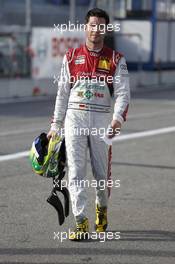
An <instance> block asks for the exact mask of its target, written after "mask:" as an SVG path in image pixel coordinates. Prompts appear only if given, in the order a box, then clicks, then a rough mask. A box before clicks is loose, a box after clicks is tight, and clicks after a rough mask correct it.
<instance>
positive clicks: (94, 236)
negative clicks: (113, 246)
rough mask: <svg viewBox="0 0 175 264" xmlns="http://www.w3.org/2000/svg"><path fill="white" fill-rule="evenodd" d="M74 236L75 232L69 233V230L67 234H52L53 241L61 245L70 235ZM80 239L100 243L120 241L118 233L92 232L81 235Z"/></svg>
mask: <svg viewBox="0 0 175 264" xmlns="http://www.w3.org/2000/svg"><path fill="white" fill-rule="evenodd" d="M73 234H75V232H73V231H71V230H70V229H69V230H68V232H54V236H53V239H54V240H56V239H57V240H58V241H60V242H61V243H63V242H64V241H66V240H67V239H69V237H70V236H71V235H73ZM80 236H81V238H82V239H85V238H86V239H88V240H95V241H99V242H101V243H104V242H105V241H109V240H119V239H120V232H110V231H108V232H100V233H97V232H92V233H88V232H86V233H82V234H81V235H80Z"/></svg>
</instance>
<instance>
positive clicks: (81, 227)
mask: <svg viewBox="0 0 175 264" xmlns="http://www.w3.org/2000/svg"><path fill="white" fill-rule="evenodd" d="M88 238H89V222H88V219H87V218H83V220H82V221H81V222H77V223H76V229H75V230H74V231H73V232H71V233H70V234H69V240H72V241H81V240H87V239H88Z"/></svg>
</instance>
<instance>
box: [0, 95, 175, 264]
mask: <svg viewBox="0 0 175 264" xmlns="http://www.w3.org/2000/svg"><path fill="white" fill-rule="evenodd" d="M53 108H54V100H49V101H48V100H44V101H39V102H33V103H32V102H24V103H9V104H1V105H0V128H1V129H0V158H1V157H2V156H4V155H8V154H13V153H18V152H22V151H26V150H29V148H30V146H31V142H32V141H33V139H34V138H35V137H36V135H38V134H39V133H40V132H41V131H43V130H44V131H48V129H49V122H50V116H51V115H52V113H53ZM174 124H175V91H173V90H167V91H156V92H149V93H147V92H142V93H137V94H134V95H133V96H132V103H131V106H130V111H129V116H128V121H127V123H125V125H124V126H123V130H122V133H123V134H131V133H135V132H142V131H149V130H154V129H160V128H167V127H172V126H174ZM174 142H175V132H171V133H169V132H167V133H165V134H157V135H154V136H149V137H142V138H135V139H130V140H126V141H121V142H116V143H115V144H114V145H113V159H112V175H113V179H114V180H116V179H120V184H121V185H120V187H119V188H116V187H115V188H113V189H112V195H111V198H110V202H109V210H108V212H109V228H108V232H109V231H110V232H113V233H112V236H110V239H107V238H105V242H102V241H104V237H103V238H102V237H101V238H97V239H92V238H91V239H89V240H88V241H86V242H71V241H69V240H68V239H65V240H64V241H63V242H61V240H60V239H58V237H57V236H55V235H54V232H55V234H57V235H58V234H59V235H61V232H68V230H69V228H72V227H74V221H73V217H72V214H71V215H70V216H69V217H68V218H67V219H66V222H65V224H64V225H63V226H61V227H60V226H59V225H58V220H57V215H56V211H55V210H54V209H53V208H52V207H51V206H50V205H49V204H47V202H46V199H47V197H48V195H49V193H50V191H51V187H52V181H51V180H50V179H45V178H42V177H39V176H38V177H37V176H35V175H34V174H33V173H32V170H31V168H30V164H29V161H28V158H27V157H22V158H19V159H16V160H6V161H1V162H0V263H1V264H2V263H4V264H7V263H8V264H10V263H50V264H52V263H62V264H64V263H67V264H68V263H77V264H79V263H97V264H102V263H116V264H147V263H149V264H174V263H175V145H174ZM91 174H92V173H91V169H90V163H89V162H88V170H87V179H92V176H91ZM87 192H88V198H89V202H88V215H89V219H90V224H91V232H93V231H94V230H93V226H94V218H95V205H94V199H95V191H94V188H92V187H91V188H88V189H87ZM58 232H59V233H58ZM115 232H120V239H116V236H115Z"/></svg>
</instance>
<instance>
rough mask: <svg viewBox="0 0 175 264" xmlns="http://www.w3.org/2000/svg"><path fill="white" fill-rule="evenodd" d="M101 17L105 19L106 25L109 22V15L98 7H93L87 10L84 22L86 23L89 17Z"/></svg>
mask: <svg viewBox="0 0 175 264" xmlns="http://www.w3.org/2000/svg"><path fill="white" fill-rule="evenodd" d="M92 16H94V17H102V18H104V19H105V20H106V25H108V24H109V15H108V14H107V13H106V12H105V11H104V10H102V9H100V8H93V9H91V10H89V11H88V12H87V14H86V16H85V23H86V24H87V23H88V22H89V18H90V17H92Z"/></svg>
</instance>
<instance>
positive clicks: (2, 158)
mask: <svg viewBox="0 0 175 264" xmlns="http://www.w3.org/2000/svg"><path fill="white" fill-rule="evenodd" d="M28 155H29V151H23V152H18V153H14V154H8V155H3V156H0V162H1V161H7V160H14V159H20V158H24V157H27V156H28Z"/></svg>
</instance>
